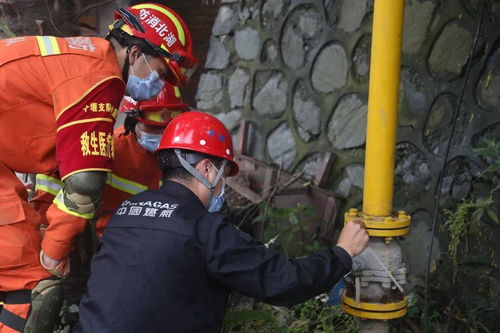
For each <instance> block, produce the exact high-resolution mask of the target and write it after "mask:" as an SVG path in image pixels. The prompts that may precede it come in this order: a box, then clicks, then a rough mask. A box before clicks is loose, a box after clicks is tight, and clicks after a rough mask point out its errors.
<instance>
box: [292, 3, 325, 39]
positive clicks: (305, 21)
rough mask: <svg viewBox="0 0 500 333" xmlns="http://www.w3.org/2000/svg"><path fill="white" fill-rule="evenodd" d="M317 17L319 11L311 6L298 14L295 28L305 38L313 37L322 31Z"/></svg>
mask: <svg viewBox="0 0 500 333" xmlns="http://www.w3.org/2000/svg"><path fill="white" fill-rule="evenodd" d="M319 18H320V17H319V12H318V11H317V10H316V9H313V8H310V9H307V10H306V11H305V12H304V13H303V14H301V15H299V16H298V19H299V20H298V24H297V28H298V29H299V31H300V32H301V34H302V35H303V36H304V37H305V38H307V39H312V38H315V37H317V35H318V33H320V32H321V31H322V29H321V25H320V22H321V20H318V19H319Z"/></svg>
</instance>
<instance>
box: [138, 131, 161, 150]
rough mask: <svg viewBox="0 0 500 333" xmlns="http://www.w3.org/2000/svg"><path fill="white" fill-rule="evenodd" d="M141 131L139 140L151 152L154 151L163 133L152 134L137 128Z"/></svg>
mask: <svg viewBox="0 0 500 333" xmlns="http://www.w3.org/2000/svg"><path fill="white" fill-rule="evenodd" d="M137 132H139V133H140V135H141V136H140V137H138V138H137V142H139V144H140V145H141V146H142V147H143V148H144V149H146V150H147V151H149V152H151V153H152V152H154V151H155V150H156V148H158V145H159V144H160V140H161V137H162V135H161V134H151V133H146V132H142V131H139V130H137Z"/></svg>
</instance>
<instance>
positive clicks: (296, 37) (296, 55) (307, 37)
mask: <svg viewBox="0 0 500 333" xmlns="http://www.w3.org/2000/svg"><path fill="white" fill-rule="evenodd" d="M320 22H321V14H320V13H319V11H318V10H317V9H316V7H313V6H310V7H299V8H298V9H296V10H294V11H293V12H292V13H291V14H290V15H289V17H288V18H287V20H286V23H285V26H284V28H283V29H282V31H283V33H282V35H281V42H280V43H281V52H282V59H283V61H284V62H285V64H286V65H287V66H288V67H290V68H292V69H298V68H300V67H302V66H304V64H305V59H306V57H307V54H308V53H309V52H310V51H311V50H313V49H315V48H316V47H317V46H318V45H319V41H320V39H321V35H322V31H323V27H322V26H321V24H320Z"/></svg>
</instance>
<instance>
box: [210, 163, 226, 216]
mask: <svg viewBox="0 0 500 333" xmlns="http://www.w3.org/2000/svg"><path fill="white" fill-rule="evenodd" d="M214 168H215V167H214ZM216 170H217V169H216ZM225 188H226V180H225V179H224V178H222V190H221V191H220V194H219V195H218V196H217V197H216V196H214V195H212V197H211V198H210V203H209V205H208V211H209V212H210V213H213V212H218V211H220V210H221V209H222V206H223V205H224V200H225V195H224V192H225Z"/></svg>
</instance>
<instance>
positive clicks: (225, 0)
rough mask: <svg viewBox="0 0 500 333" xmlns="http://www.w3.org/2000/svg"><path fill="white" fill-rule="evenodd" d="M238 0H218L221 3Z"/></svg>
mask: <svg viewBox="0 0 500 333" xmlns="http://www.w3.org/2000/svg"><path fill="white" fill-rule="evenodd" d="M237 1H238V0H220V2H221V3H233V2H237Z"/></svg>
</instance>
